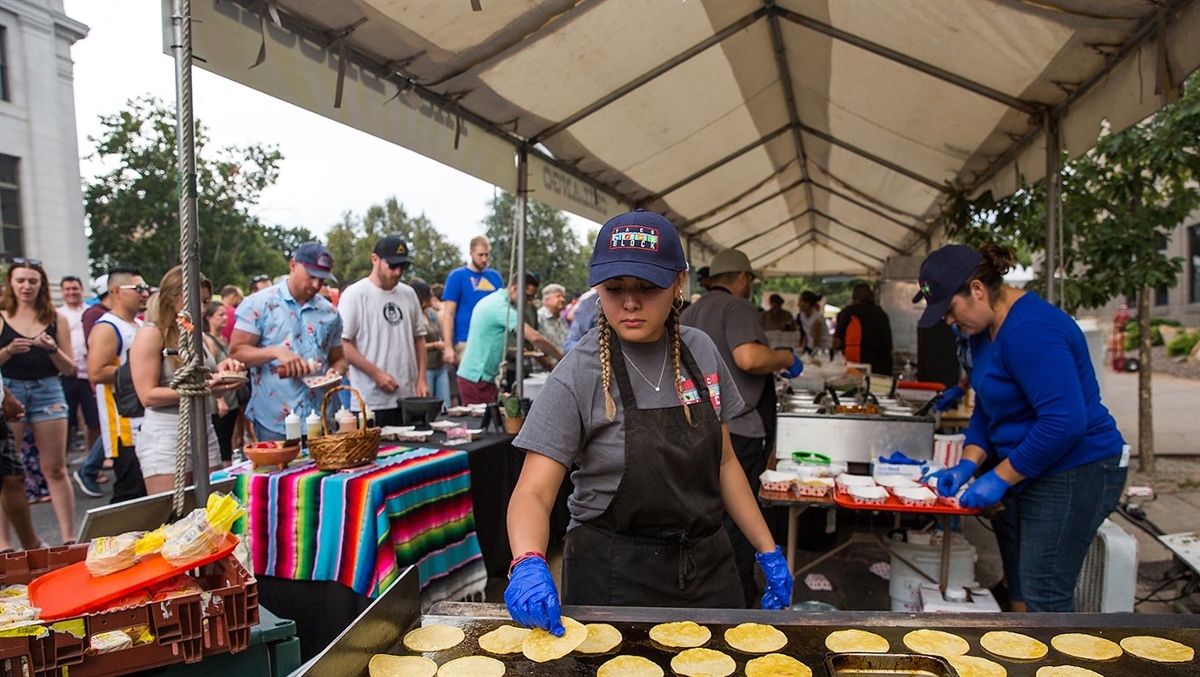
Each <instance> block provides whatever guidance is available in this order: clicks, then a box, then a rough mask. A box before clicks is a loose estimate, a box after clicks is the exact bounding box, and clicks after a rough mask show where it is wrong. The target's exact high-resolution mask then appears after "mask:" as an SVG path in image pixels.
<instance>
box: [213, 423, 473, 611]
mask: <svg viewBox="0 0 1200 677" xmlns="http://www.w3.org/2000/svg"><path fill="white" fill-rule="evenodd" d="M228 472H229V474H231V475H233V476H234V477H236V478H237V483H236V485H235V489H234V491H235V492H236V493H237V495H238V498H240V499H241V500H242V501H243V502H244V503H245V506H246V515H247V517H246V518H245V519H243V520H240V521H239V522H238V524H237V525H235V527H234V530H235V531H236V532H238V533H247V532H248V534H249V541H250V553H251V560H252V564H253V569H254V573H255V574H258V575H264V576H278V577H280V578H286V579H290V580H311V581H338V582H340V583H342V584H344V585H346V586H348V587H350V588H352V589H354V590H355V591H356V592H358V593H359V594H362V595H366V596H369V597H377V596H379V595H380V594H381V593H382V592H383V591H385V590H387V588H388V586H389V585H391V584H392V582H393V581H395V580H396V578H398V577H399V575H400V573H401V572H402V571H403V570H404V569H405V568H406V567H408V566H410V565H414V564H415V565H417V567H418V570H419V572H420V579H421V590H422V594H421V597H422V605H423V606H426V607H427V606H429V605H430V604H433V603H434V602H437V601H441V600H444V599H464V598H467V597H480V598H481V597H482V594H483V590H484V587H485V586H486V584H487V572H486V569H485V567H484V565H483V556H482V555H481V554H480V551H479V541H478V540H477V539H476V537H475V514H474V512H473V509H472V504H471V474H470V471H469V469H468V465H467V454H466V452H463V451H455V450H451V449H431V448H408V447H384V448H382V449H381V450H380V452H379V457H378V459H376V461H375V462H374V463H372V464H369V465H364V466H361V467H359V468H352V469H350V470H343V471H341V472H326V471H322V470H318V469H317V467H316V466H315V465H313V463H312V462H311V461H294V462H293V463H292V464H291V465H290V466H289V467H288V468H286V469H284V470H277V469H269V468H260V469H259V470H257V471H253V472H252V471H250V469H249V466H248V465H247V466H239V467H235V468H232V469H230V471H228Z"/></svg>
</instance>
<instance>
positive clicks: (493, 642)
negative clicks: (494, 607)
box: [479, 625, 533, 656]
mask: <svg viewBox="0 0 1200 677" xmlns="http://www.w3.org/2000/svg"><path fill="white" fill-rule="evenodd" d="M531 632H533V631H532V630H530V629H529V628H518V627H517V626H515V625H501V626H500V627H498V628H496V629H495V630H492V631H491V632H488V633H485V634H483V635H482V636H480V637H479V648H480V649H483V650H484V651H486V652H488V653H494V654H499V655H501V656H508V655H510V654H515V653H521V646H522V645H523V644H524V642H525V638H526V637H528V636H529V633H531Z"/></svg>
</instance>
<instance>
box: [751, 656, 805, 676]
mask: <svg viewBox="0 0 1200 677" xmlns="http://www.w3.org/2000/svg"><path fill="white" fill-rule="evenodd" d="M746 677H812V670H810V669H809V667H808V666H807V665H805V664H803V663H801V662H800V661H798V660H796V659H795V658H792V657H791V656H785V655H783V654H781V653H769V654H767V655H766V656H759V657H758V658H755V659H752V660H750V661H747V662H746Z"/></svg>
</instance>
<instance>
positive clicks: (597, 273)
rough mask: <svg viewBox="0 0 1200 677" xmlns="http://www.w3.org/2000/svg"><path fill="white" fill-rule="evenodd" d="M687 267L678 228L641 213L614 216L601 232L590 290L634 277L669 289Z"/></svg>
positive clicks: (648, 214)
mask: <svg viewBox="0 0 1200 677" xmlns="http://www.w3.org/2000/svg"><path fill="white" fill-rule="evenodd" d="M687 267H688V266H687V259H685V258H684V256H683V245H681V244H680V242H679V233H678V231H676V230H675V226H673V225H671V222H670V221H668V220H666V219H665V218H663V217H662V216H659V215H658V214H655V213H653V212H647V211H643V210H641V209H639V210H637V211H636V212H629V213H627V214H621V215H620V216H614V217H613V218H611V219H609V221H608V223H606V224H604V227H603V228H601V229H600V235H598V236H597V237H596V248H595V249H593V250H592V260H591V262H590V263H589V264H588V268H589V270H588V286H592V287H594V286H596V285H598V284H600V283H601V282H604V281H605V280H611V279H613V278H614V277H625V276H630V277H636V278H638V279H639V280H645V281H647V282H649V283H651V284H653V285H654V286H656V287H659V288H660V289H666V288H667V287H670V286H671V284H672V283H673V282H674V281H675V276H676V275H677V274H678V273H679V271H681V270H687Z"/></svg>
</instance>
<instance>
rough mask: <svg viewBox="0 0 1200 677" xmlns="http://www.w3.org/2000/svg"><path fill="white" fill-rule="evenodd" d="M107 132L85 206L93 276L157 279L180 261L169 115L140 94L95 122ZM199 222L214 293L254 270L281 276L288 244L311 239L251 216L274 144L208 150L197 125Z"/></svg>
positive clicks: (270, 177)
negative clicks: (127, 269)
mask: <svg viewBox="0 0 1200 677" xmlns="http://www.w3.org/2000/svg"><path fill="white" fill-rule="evenodd" d="M100 123H101V126H102V127H103V128H104V132H103V133H102V134H101V136H100V137H99V138H95V137H88V140H89V141H90V142H91V143H94V144H95V150H94V151H93V153H92V154H91V155H90V156H89V158H91V159H95V160H97V161H99V162H100V163H102V165H103V166H105V167H110V168H111V169H110V170H109V171H108V172H106V173H104V174H101V175H100V176H97V177H95V178H94V179H91V180H90V181H88V182H87V184H86V186H85V188H84V201H85V210H86V214H87V220H88V226H89V228H90V231H91V238H90V240H89V241H88V254H89V255H90V257H91V259H92V267H93V269H92V272H93V274H100V273H103V272H104V271H105V270H107V269H108V268H109V267H111V266H113V265H121V264H124V265H137V266H139V267H140V268H141V270H142V274H143V276H144V277H145V278H146V279H147V280H151V281H156V280H158V279H159V278H160V277H161V276H162V275H163V273H165V272H166V271H167V270H168V269H169V268H171V267H172V266H174V265H176V264H177V263H179V217H178V210H179V193H178V189H177V186H178V156H177V151H176V146H175V139H176V134H175V112H174V109H173V108H171V107H169V106H167V105H166V104H165V103H163V102H162V101H161V100H159V99H156V98H153V97H149V96H146V97H141V98H138V99H133V100H130V101H129V102H127V104H126V108H125V110H122V111H120V112H118V113H114V114H111V115H104V116H101V118H100ZM195 138H196V174H197V176H196V184H197V191H198V195H197V223H198V231H199V236H200V241H199V251H200V258H201V269H202V270H203V271H204V273H205V274H206V275H208V276H209V277H210V278H211V279H212V280H213V283H214V284H215V285H217V286H218V287H219V286H220V285H223V284H229V283H233V284H243V285H244V284H245V283H246V281H247V280H248V279H249V278H250V276H252V275H254V274H256V273H264V272H265V273H269V274H273V275H274V274H279V273H283V272H286V271H287V256H288V253H289V252H290V251H291V250H290V249H283V248H280V247H279V245H280V244H282V243H284V242H290V241H293V240H297V239H299V240H300V241H303V240H305V239H313V238H312V235H311V234H310V233H308V231H305V230H303V229H290V230H285V229H282V228H274V227H267V226H264V225H263V224H262V223H261V222H260V221H259V220H258V219H257V218H256V217H254V216H252V215H251V214H250V211H249V210H250V208H251V207H252V206H254V205H255V204H257V203H258V200H259V196H260V195H261V194H262V191H263V190H264V189H266V188H267V187H268V186H270V185H272V184H273V183H274V182H275V181H276V179H277V178H278V176H279V164H280V162H281V161H282V159H283V157H282V156H281V155H280V153H279V151H278V150H277V149H275V148H274V147H273V146H263V145H250V146H246V147H236V146H231V147H227V148H212V147H211V146H210V145H209V139H208V135H207V133H206V131H205V128H204V126H203V125H202V124H200V122H199V121H197V122H196V131H195Z"/></svg>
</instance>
